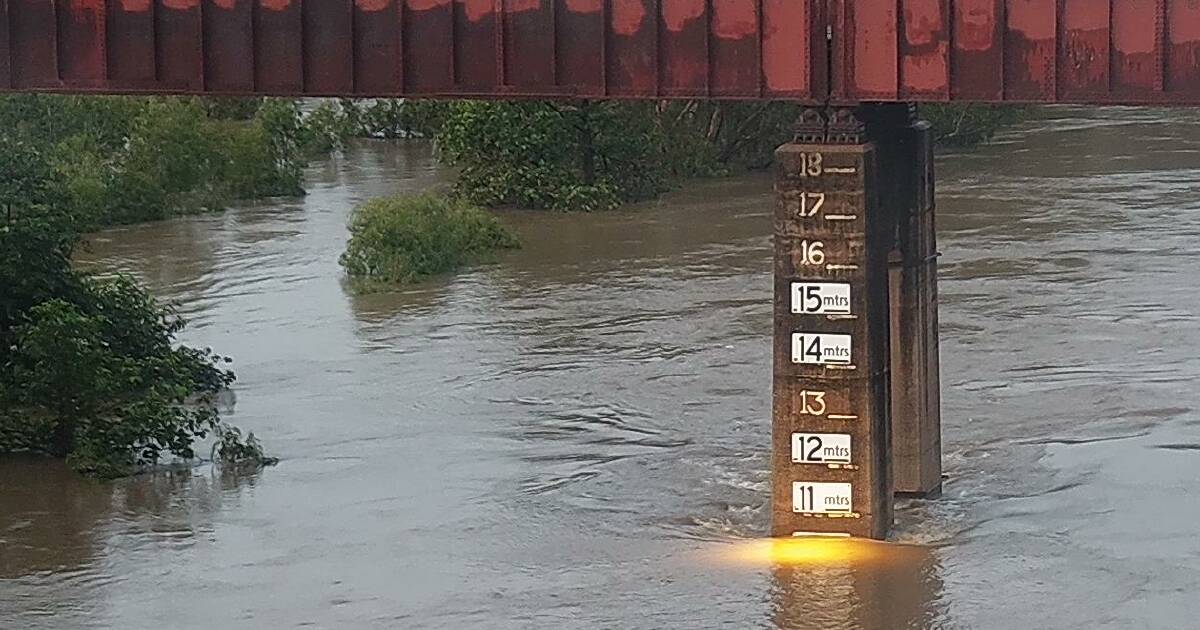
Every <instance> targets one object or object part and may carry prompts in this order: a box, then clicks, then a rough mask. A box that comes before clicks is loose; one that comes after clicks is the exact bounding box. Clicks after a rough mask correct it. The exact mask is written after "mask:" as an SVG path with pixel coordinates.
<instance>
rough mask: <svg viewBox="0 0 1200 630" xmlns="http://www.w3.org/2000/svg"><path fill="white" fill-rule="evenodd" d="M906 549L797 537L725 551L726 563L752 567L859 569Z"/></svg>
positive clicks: (755, 542) (861, 541)
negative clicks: (841, 567) (848, 567)
mask: <svg viewBox="0 0 1200 630" xmlns="http://www.w3.org/2000/svg"><path fill="white" fill-rule="evenodd" d="M905 549H906V548H905V547H903V546H899V545H889V544H887V543H881V542H877V541H873V540H864V539H861V538H827V537H817V536H796V537H793V538H767V539H757V540H747V541H742V542H738V543H734V544H732V545H728V546H727V547H726V548H724V549H722V550H721V551H720V552H719V553H718V555H719V556H720V558H721V559H722V560H723V561H726V562H730V563H733V564H739V565H752V566H818V567H819V566H847V565H849V566H860V565H864V564H874V563H878V562H884V561H886V559H887V558H888V556H889V555H891V554H894V553H897V552H899V553H901V554H902V553H904V551H905Z"/></svg>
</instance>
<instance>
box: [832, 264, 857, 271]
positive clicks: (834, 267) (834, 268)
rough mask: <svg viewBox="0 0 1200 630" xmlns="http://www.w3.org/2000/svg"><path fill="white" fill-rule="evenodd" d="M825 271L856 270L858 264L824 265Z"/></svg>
mask: <svg viewBox="0 0 1200 630" xmlns="http://www.w3.org/2000/svg"><path fill="white" fill-rule="evenodd" d="M825 270H826V271H858V265H825Z"/></svg>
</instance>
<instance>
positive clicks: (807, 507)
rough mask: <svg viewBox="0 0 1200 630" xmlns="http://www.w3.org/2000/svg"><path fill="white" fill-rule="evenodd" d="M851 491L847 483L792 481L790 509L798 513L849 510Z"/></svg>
mask: <svg viewBox="0 0 1200 630" xmlns="http://www.w3.org/2000/svg"><path fill="white" fill-rule="evenodd" d="M851 494H852V491H851V489H850V484H848V483H818V482H812V481H797V482H794V483H792V511H793V512H797V513H800V514H837V513H841V512H847V513H848V512H850V511H851V510H850V501H851V498H852V497H851Z"/></svg>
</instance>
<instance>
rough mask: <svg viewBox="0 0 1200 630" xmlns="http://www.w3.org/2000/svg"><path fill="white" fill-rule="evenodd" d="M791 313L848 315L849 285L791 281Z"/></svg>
mask: <svg viewBox="0 0 1200 630" xmlns="http://www.w3.org/2000/svg"><path fill="white" fill-rule="evenodd" d="M792 313H794V314H797V315H849V314H850V285H848V284H843V283H825V282H813V283H809V282H793V283H792Z"/></svg>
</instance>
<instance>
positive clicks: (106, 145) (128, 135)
mask: <svg viewBox="0 0 1200 630" xmlns="http://www.w3.org/2000/svg"><path fill="white" fill-rule="evenodd" d="M0 130H3V133H4V134H5V135H6V136H8V137H10V138H13V139H14V140H18V141H21V142H23V143H26V144H29V145H31V146H33V147H35V148H36V150H37V151H38V152H39V153H40V154H41V155H43V156H44V157H45V158H46V160H47V161H48V162H49V164H50V166H51V171H52V172H53V173H54V174H55V175H56V176H57V177H59V178H60V179H61V184H62V186H61V191H62V193H63V195H62V196H61V197H60V198H59V199H58V200H57V201H56V203H57V204H58V205H59V206H61V207H64V208H68V209H69V210H70V212H71V213H72V214H73V215H74V216H75V217H76V219H78V220H79V221H80V222H82V224H83V225H85V226H86V227H87V228H98V227H105V226H111V225H119V224H126V223H136V222H140V221H148V220H154V219H162V218H165V217H169V216H175V215H181V214H190V213H195V212H201V211H206V210H218V209H223V208H224V207H226V206H227V205H228V204H229V203H230V202H232V201H235V200H240V199H247V200H249V199H261V198H265V197H274V196H293V195H299V194H303V192H304V189H303V186H302V181H301V179H302V177H301V169H302V168H303V166H304V165H305V162H306V156H305V155H304V154H303V152H302V146H303V143H304V142H305V135H304V127H303V124H302V122H301V118H300V112H299V108H298V107H297V106H296V104H295V103H293V102H290V101H281V100H266V101H262V100H257V99H248V100H232V99H221V100H217V101H213V102H207V101H202V100H200V99H192V98H129V97H66V96H38V95H22V96H8V97H3V98H0Z"/></svg>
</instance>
